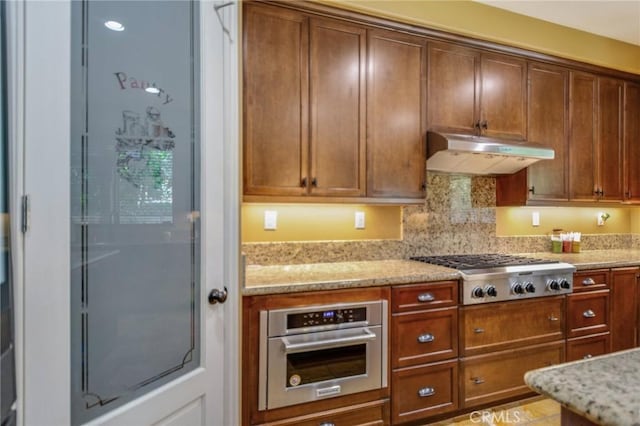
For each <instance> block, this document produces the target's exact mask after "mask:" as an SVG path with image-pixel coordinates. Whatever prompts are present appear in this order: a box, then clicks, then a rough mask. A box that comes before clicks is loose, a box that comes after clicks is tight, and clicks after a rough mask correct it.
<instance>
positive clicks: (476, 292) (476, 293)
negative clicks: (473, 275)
mask: <svg viewBox="0 0 640 426" xmlns="http://www.w3.org/2000/svg"><path fill="white" fill-rule="evenodd" d="M471 297H475V298H483V297H484V290H483V289H482V288H480V287H474V288H473V290H471Z"/></svg>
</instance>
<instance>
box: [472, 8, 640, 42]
mask: <svg viewBox="0 0 640 426" xmlns="http://www.w3.org/2000/svg"><path fill="white" fill-rule="evenodd" d="M476 1H478V2H480V3H485V4H487V5H489V6H493V7H498V8H501V9H506V10H509V11H511V12H515V13H519V14H521V15H526V16H530V17H533V18H538V19H542V20H543V21H548V22H553V23H554V24H559V25H564V26H566V27H571V28H575V29H578V30H582V31H586V32H589V33H594V34H598V35H601V36H605V37H609V38H613V39H616V40H621V41H625V42H627V43H632V44H635V45H638V46H640V0H476Z"/></svg>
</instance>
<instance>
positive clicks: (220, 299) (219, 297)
mask: <svg viewBox="0 0 640 426" xmlns="http://www.w3.org/2000/svg"><path fill="white" fill-rule="evenodd" d="M226 301H227V287H225V288H224V290H218V289H217V288H214V289H213V290H211V293H209V304H210V305H215V304H216V303H224V302H226Z"/></svg>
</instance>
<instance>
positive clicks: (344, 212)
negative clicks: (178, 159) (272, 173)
mask: <svg viewBox="0 0 640 426" xmlns="http://www.w3.org/2000/svg"><path fill="white" fill-rule="evenodd" d="M265 210H274V211H276V212H278V229H276V230H275V231H272V230H264V212H265ZM356 211H362V212H364V213H365V226H366V227H365V229H355V212H356ZM401 222H402V208H401V207H398V206H359V205H346V204H343V205H318V204H297V205H296V204H269V205H268V204H247V203H245V204H244V205H243V206H242V221H241V223H242V242H244V243H246V242H265V241H328V240H398V239H400V238H402V224H401Z"/></svg>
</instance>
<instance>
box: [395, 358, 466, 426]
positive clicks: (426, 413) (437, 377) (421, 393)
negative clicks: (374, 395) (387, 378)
mask: <svg viewBox="0 0 640 426" xmlns="http://www.w3.org/2000/svg"><path fill="white" fill-rule="evenodd" d="M457 384H458V361H457V360H455V361H446V362H440V363H437V364H429V365H427V366H420V367H409V368H403V369H400V370H395V371H394V372H393V374H392V379H391V386H392V389H393V390H394V392H393V401H392V404H391V417H392V423H393V424H397V423H403V422H408V421H412V420H419V419H423V418H426V417H430V416H434V415H436V414H442V413H447V412H449V411H454V410H456V409H457V408H458V388H457Z"/></svg>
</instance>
